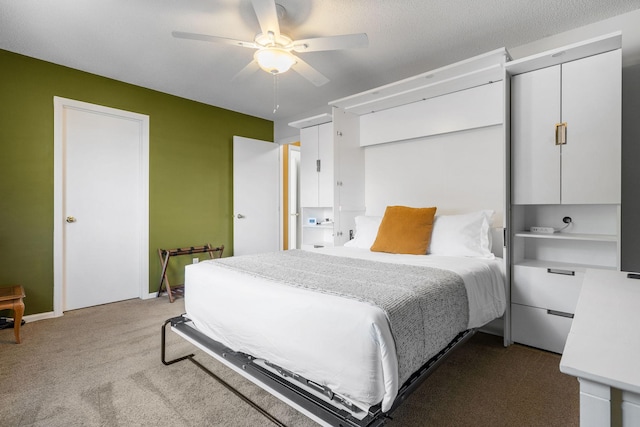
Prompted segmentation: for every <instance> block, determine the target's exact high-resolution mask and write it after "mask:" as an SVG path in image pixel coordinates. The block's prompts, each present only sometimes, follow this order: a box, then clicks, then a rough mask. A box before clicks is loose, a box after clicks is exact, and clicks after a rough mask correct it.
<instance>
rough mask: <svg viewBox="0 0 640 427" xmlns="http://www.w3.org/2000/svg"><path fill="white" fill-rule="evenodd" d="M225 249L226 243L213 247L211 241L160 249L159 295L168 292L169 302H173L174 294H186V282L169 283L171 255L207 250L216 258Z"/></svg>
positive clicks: (198, 252) (200, 252) (220, 255)
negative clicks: (178, 283) (179, 283)
mask: <svg viewBox="0 0 640 427" xmlns="http://www.w3.org/2000/svg"><path fill="white" fill-rule="evenodd" d="M223 251H224V245H220V246H218V247H213V246H211V244H209V243H208V244H206V245H204V246H191V247H188V248H176V249H158V256H159V257H160V262H161V263H162V274H161V275H160V285H159V286H158V295H157V296H158V297H159V296H160V295H162V293H163V292H167V295H169V302H173V301H174V300H175V298H174V296H176V295H180V294H184V284H182V285H173V286H171V284H169V279H168V278H167V267H168V266H169V260H170V259H171V257H174V256H180V255H192V254H202V253H205V252H207V253H208V254H209V257H210V258H211V259H214V258H221V257H222V252H223ZM163 287H164V290H163Z"/></svg>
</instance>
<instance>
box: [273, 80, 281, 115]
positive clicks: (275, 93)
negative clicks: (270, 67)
mask: <svg viewBox="0 0 640 427" xmlns="http://www.w3.org/2000/svg"><path fill="white" fill-rule="evenodd" d="M278 108H280V104H278V74H276V73H274V74H273V114H275V113H276V111H278Z"/></svg>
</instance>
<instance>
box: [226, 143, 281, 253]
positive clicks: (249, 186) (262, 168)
mask: <svg viewBox="0 0 640 427" xmlns="http://www.w3.org/2000/svg"><path fill="white" fill-rule="evenodd" d="M279 212H280V146H279V145H278V144H274V143H273V142H267V141H260V140H257V139H249V138H243V137H239V136H234V137H233V254H234V255H247V254H252V253H262V252H273V251H277V250H279V249H280V215H279Z"/></svg>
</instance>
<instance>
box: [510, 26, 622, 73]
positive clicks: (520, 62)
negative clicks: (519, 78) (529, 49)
mask: <svg viewBox="0 0 640 427" xmlns="http://www.w3.org/2000/svg"><path fill="white" fill-rule="evenodd" d="M621 47H622V33H621V32H620V31H617V32H615V33H611V34H606V35H603V36H600V37H595V38H592V39H589V40H585V41H582V42H579V43H574V44H571V45H568V46H564V47H561V48H558V49H553V50H548V51H546V52H542V53H539V54H536V55H531V56H527V57H526V58H522V59H516V60H515V61H511V62H507V63H506V64H505V69H506V70H507V72H508V73H509V74H510V75H516V74H522V73H528V72H530V71H535V70H539V69H541V68H547V67H551V66H554V65H558V64H562V63H565V62H569V61H575V60H578V59H582V58H586V57H588V56H593V55H597V54H599V53H604V52H609V51H610V50H615V49H620V48H621Z"/></svg>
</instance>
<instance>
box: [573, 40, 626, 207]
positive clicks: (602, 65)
mask: <svg viewBox="0 0 640 427" xmlns="http://www.w3.org/2000/svg"><path fill="white" fill-rule="evenodd" d="M621 64H622V56H621V52H620V49H618V50H614V51H611V52H607V53H603V54H600V55H595V56H590V57H588V58H584V59H581V60H579V61H573V62H568V63H566V64H563V66H562V121H563V122H566V123H567V143H566V145H563V146H562V203H563V204H592V203H599V204H604V203H612V204H618V203H620V176H621V161H620V159H621V123H622V104H621V99H620V94H621V91H622V73H621Z"/></svg>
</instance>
